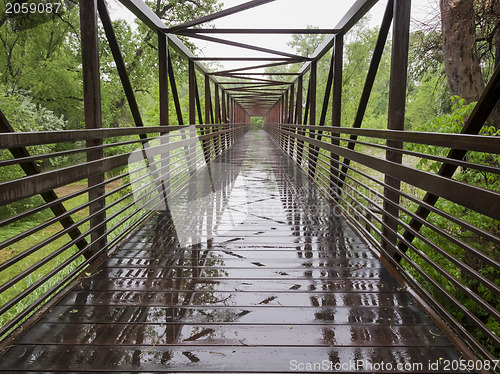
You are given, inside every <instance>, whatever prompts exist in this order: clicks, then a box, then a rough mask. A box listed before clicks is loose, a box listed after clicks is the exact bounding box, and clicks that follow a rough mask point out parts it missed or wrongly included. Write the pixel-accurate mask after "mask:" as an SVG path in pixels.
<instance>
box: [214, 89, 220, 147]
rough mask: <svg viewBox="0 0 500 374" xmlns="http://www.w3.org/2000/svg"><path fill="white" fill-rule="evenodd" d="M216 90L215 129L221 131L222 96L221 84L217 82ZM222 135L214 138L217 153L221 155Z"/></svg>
mask: <svg viewBox="0 0 500 374" xmlns="http://www.w3.org/2000/svg"><path fill="white" fill-rule="evenodd" d="M214 90H215V99H214V100H215V109H214V110H215V125H216V126H215V129H216V130H215V131H219V129H220V127H218V126H217V125H218V124H220V98H219V86H217V84H215V85H214ZM220 137H221V136H220V135H218V136H216V137H215V138H214V145H215V154H216V155H219V152H220Z"/></svg>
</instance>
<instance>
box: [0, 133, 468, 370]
mask: <svg viewBox="0 0 500 374" xmlns="http://www.w3.org/2000/svg"><path fill="white" fill-rule="evenodd" d="M222 161H225V162H228V163H233V164H235V165H238V168H239V173H238V175H232V176H231V178H229V179H227V180H220V181H219V182H220V183H221V185H223V186H224V188H222V189H221V193H220V194H216V196H218V198H219V199H220V200H219V201H218V202H215V203H214V207H217V206H219V205H220V204H222V205H225V206H226V208H227V209H226V214H219V216H218V220H219V224H218V225H219V226H218V227H219V228H220V230H219V232H218V234H217V235H213V238H211V239H207V235H206V232H203V229H202V230H201V231H200V232H199V233H200V234H201V240H200V243H199V244H194V245H191V246H187V247H181V246H179V244H178V242H177V241H176V240H174V239H173V238H172V235H171V234H172V232H173V224H172V220H170V219H169V218H168V216H167V215H166V214H162V213H158V214H156V215H155V216H154V218H152V219H151V220H149V221H148V222H147V224H146V225H144V226H143V227H142V228H141V229H140V230H138V231H137V233H136V235H135V236H133V237H132V238H131V239H130V240H129V241H128V242H127V243H125V244H123V245H122V246H121V248H120V249H119V250H118V251H117V252H116V253H115V254H114V255H113V256H112V257H111V258H109V259H108V260H107V261H106V262H105V263H104V264H103V265H102V266H100V267H99V268H98V269H97V270H96V271H95V272H94V273H93V275H91V276H88V277H85V278H82V279H81V282H80V283H79V285H78V286H77V287H76V288H74V289H73V290H72V291H71V292H70V293H69V294H68V295H67V297H66V298H65V299H64V300H63V301H62V302H60V303H59V304H58V305H57V306H56V307H54V308H53V309H52V311H51V312H49V313H47V314H46V315H45V316H44V317H43V318H42V319H41V320H40V321H39V322H38V323H37V324H36V325H35V326H34V327H33V328H32V329H31V330H29V331H27V332H26V333H25V334H24V336H23V337H22V338H21V339H20V340H18V341H17V342H16V345H15V346H14V347H12V348H10V349H9V350H8V351H7V352H6V353H5V354H4V355H3V356H2V360H1V363H0V369H1V370H3V371H9V372H15V371H31V372H37V371H64V372H71V371H79V372H82V371H83V372H85V371H97V372H104V371H117V372H137V371H142V372H154V371H163V372H165V371H166V372H203V373H206V372H226V373H227V372H265V373H271V372H293V371H308V372H312V371H325V372H326V371H342V372H349V371H352V372H364V371H366V372H427V373H428V372H439V371H444V367H443V365H440V366H439V367H438V368H437V369H438V370H433V369H436V367H432V366H429V364H430V363H431V364H435V363H436V362H440V363H441V364H442V363H444V362H445V360H456V359H459V357H460V354H459V352H458V351H457V350H456V349H455V348H454V347H453V346H452V345H451V343H450V342H449V340H448V339H447V338H446V337H445V336H444V334H443V333H442V332H440V331H439V330H438V329H437V327H436V326H435V325H434V324H433V322H432V321H431V320H430V319H429V318H428V317H427V316H426V315H425V313H424V312H423V311H422V310H421V309H420V308H419V307H418V306H417V305H416V304H415V303H414V302H413V300H412V299H411V297H410V296H409V295H408V293H407V292H405V289H404V288H403V287H401V286H400V285H399V284H398V283H397V281H396V280H395V279H394V278H393V277H392V276H391V275H390V273H389V271H388V270H387V269H385V268H384V267H383V265H382V264H381V263H380V262H379V260H378V259H377V258H376V256H375V255H374V254H373V253H372V252H371V251H370V250H369V249H368V247H367V246H366V245H365V244H364V243H363V241H362V240H361V239H360V238H359V237H357V235H356V234H355V233H354V232H353V230H351V228H350V227H349V226H348V225H347V224H346V223H345V222H344V221H343V220H342V219H341V218H339V217H337V216H336V215H335V212H334V210H333V209H332V208H331V206H330V205H329V204H328V202H327V201H326V200H325V199H324V198H323V197H322V196H321V195H320V193H319V192H318V191H317V190H316V189H315V187H313V185H312V184H311V183H310V182H309V181H308V180H307V178H305V177H303V176H302V174H300V172H299V171H298V170H297V169H296V168H295V167H294V166H293V165H292V164H291V163H290V162H289V161H288V159H287V157H286V156H285V155H284V154H283V153H282V152H281V151H280V150H279V149H278V148H277V147H276V146H275V145H274V143H273V142H272V140H271V139H270V137H269V136H268V135H267V134H266V133H264V132H263V131H260V132H258V131H253V132H250V133H247V134H246V135H245V136H244V137H243V138H242V139H241V140H240V141H239V142H238V143H236V144H235V145H234V146H233V147H232V149H230V150H229V151H228V152H226V154H224V155H223V160H222ZM228 213H229V214H228ZM185 214H186V217H187V218H189V219H192V217H193V216H194V214H193V212H192V211H185ZM225 220H226V221H225ZM193 222H195V226H198V227H202V226H203V224H204V222H203V220H196V219H194V220H193ZM225 224H226V225H229V226H228V227H229V229H228V230H227V231H225V230H224V229H222V228H223V226H224V225H225ZM193 230H194V231H193V232H196V227H195V228H193ZM208 237H210V235H209V236H208ZM440 360H441V361H440ZM313 363H317V364H318V365H320V366H318V365H317V366H308V365H312V364H313ZM330 365H331V367H330ZM389 365H390V366H389ZM332 369H333V370H332Z"/></svg>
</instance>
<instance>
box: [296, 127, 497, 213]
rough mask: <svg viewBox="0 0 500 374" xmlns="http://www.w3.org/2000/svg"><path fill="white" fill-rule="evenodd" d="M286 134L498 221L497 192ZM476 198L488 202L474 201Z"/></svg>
mask: <svg viewBox="0 0 500 374" xmlns="http://www.w3.org/2000/svg"><path fill="white" fill-rule="evenodd" d="M290 135H291V136H293V137H295V138H297V139H299V140H301V141H304V142H307V143H310V144H314V145H316V146H318V147H320V148H323V149H325V150H327V151H330V152H333V153H336V154H338V155H340V156H342V157H346V158H348V159H350V160H352V161H354V162H358V163H360V164H363V165H365V166H368V167H370V168H372V169H374V170H377V171H379V172H381V173H383V174H385V175H389V176H391V177H393V178H397V179H399V180H400V181H402V182H405V183H408V184H411V185H413V186H415V187H418V188H420V189H422V190H425V191H428V192H430V193H433V194H435V195H437V196H439V197H442V198H444V199H447V200H450V201H453V202H455V203H457V204H459V205H462V206H464V207H466V208H469V209H472V210H474V211H476V212H478V213H480V214H484V215H486V216H488V217H491V218H493V219H496V220H500V194H499V193H497V192H494V191H490V190H486V189H484V188H479V187H474V186H470V185H468V184H466V183H462V182H458V181H455V180H453V179H448V178H444V177H441V176H439V175H435V174H432V173H428V172H425V171H421V170H416V169H412V168H410V167H407V166H404V165H400V164H396V163H394V162H391V161H387V160H382V159H378V158H376V157H372V156H368V155H365V154H363V153H359V152H356V151H352V150H350V149H346V148H342V147H340V146H337V145H334V144H329V143H325V142H321V141H319V140H316V139H311V138H308V137H306V136H303V135H298V134H293V133H291V134H290ZM478 201H481V202H488V203H484V204H478V203H477V202H478Z"/></svg>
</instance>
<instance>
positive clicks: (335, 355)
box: [0, 344, 460, 373]
mask: <svg viewBox="0 0 500 374" xmlns="http://www.w3.org/2000/svg"><path fill="white" fill-rule="evenodd" d="M12 351H13V352H12V355H11V356H10V357H9V358H8V360H4V361H2V362H1V363H0V370H2V369H5V368H7V370H9V371H11V372H16V371H20V372H26V371H78V372H88V371H93V372H95V371H99V372H105V371H115V372H122V373H123V372H144V371H147V372H152V371H156V372H164V371H165V370H168V372H170V373H174V372H198V373H214V372H217V373H227V372H241V368H245V372H253V373H280V372H290V371H291V360H295V361H294V363H295V362H296V363H300V362H301V363H311V362H322V361H323V360H327V362H329V361H330V360H332V363H333V364H334V365H335V364H339V365H346V366H345V368H344V370H342V371H343V372H358V373H359V372H373V368H370V367H368V366H366V365H363V364H364V363H366V364H367V363H369V362H372V363H381V362H386V363H393V364H394V365H396V362H397V363H402V364H403V365H405V364H406V365H410V367H411V365H412V364H414V363H423V365H424V366H423V368H422V369H420V370H419V369H418V368H417V369H414V370H412V371H411V372H412V373H429V368H428V364H429V363H436V362H438V363H439V362H442V361H443V360H445V359H444V358H445V357H446V358H447V359H448V358H450V359H454V360H458V359H459V358H460V355H459V354H458V353H457V352H456V351H455V350H454V349H452V348H449V347H434V346H427V347H408V348H406V347H398V349H397V351H393V350H389V349H387V348H381V349H374V348H373V347H366V348H357V349H353V348H352V347H247V346H244V345H243V344H242V345H241V346H233V347H191V348H190V349H189V350H186V348H185V347H171V346H154V347H153V346H152V345H150V344H149V345H148V344H142V345H134V346H116V347H114V348H113V350H112V351H110V350H109V349H103V348H102V347H100V346H82V345H73V346H71V345H43V346H40V345H29V346H28V345H21V346H16V347H14V348H13V349H12ZM42 357H43V360H42V359H38V358H42ZM68 357H71V359H68ZM357 361H359V362H360V366H358V367H353V368H352V370H349V364H350V363H351V362H352V363H356V362H357ZM341 367H342V366H341ZM292 368H293V366H292ZM440 368H441V369H443V365H441V366H440Z"/></svg>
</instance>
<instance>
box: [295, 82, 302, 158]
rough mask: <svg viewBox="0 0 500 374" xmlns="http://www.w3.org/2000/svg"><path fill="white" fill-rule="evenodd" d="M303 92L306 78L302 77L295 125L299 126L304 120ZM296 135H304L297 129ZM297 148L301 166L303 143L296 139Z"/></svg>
mask: <svg viewBox="0 0 500 374" xmlns="http://www.w3.org/2000/svg"><path fill="white" fill-rule="evenodd" d="M303 91H304V76H303V75H300V76H299V79H298V80H297V109H296V111H295V123H296V124H297V125H301V124H302V118H303V113H302V101H303V96H304V93H303ZM296 133H297V134H302V131H301V130H299V129H297V131H296ZM295 147H296V152H297V163H298V164H299V165H300V164H301V162H302V151H303V142H302V141H301V140H297V139H296V140H295Z"/></svg>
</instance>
